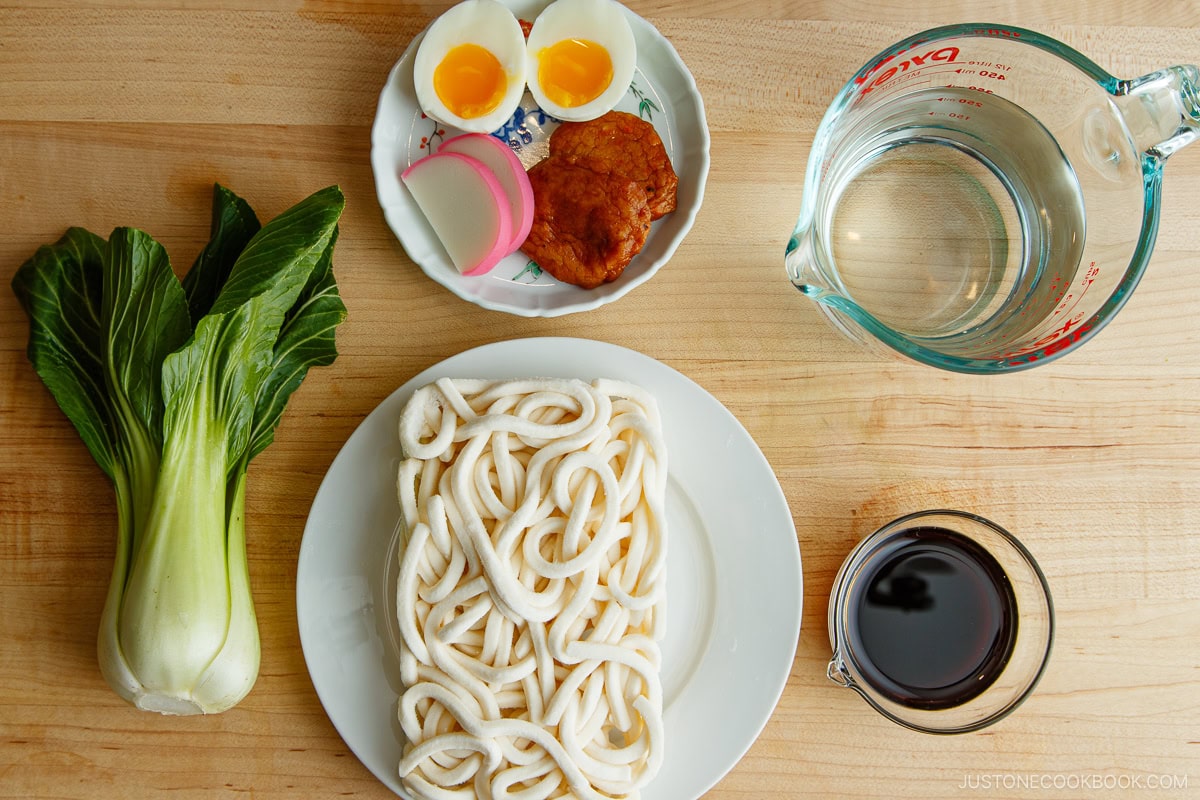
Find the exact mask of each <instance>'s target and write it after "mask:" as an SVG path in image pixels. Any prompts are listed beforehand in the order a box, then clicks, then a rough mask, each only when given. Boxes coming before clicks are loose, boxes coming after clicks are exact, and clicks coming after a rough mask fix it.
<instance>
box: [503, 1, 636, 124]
mask: <svg viewBox="0 0 1200 800" xmlns="http://www.w3.org/2000/svg"><path fill="white" fill-rule="evenodd" d="M572 38H574V39H586V40H589V41H592V42H595V43H596V44H598V45H600V46H602V47H604V48H605V49H606V50H608V55H609V58H611V59H612V67H613V77H612V83H610V84H609V85H608V88H607V89H605V90H604V91H603V92H601V93H600V95H599V96H598V97H596V98H595V99H594V100H591V101H589V102H587V103H583V104H582V105H578V106H575V107H566V106H561V105H559V104H558V103H555V102H554V101H552V100H551V99H550V98H548V97H546V93H545V92H544V91H543V90H542V87H541V86H540V85H539V83H538V67H539V66H540V62H539V53H540V52H541V51H542V50H543V49H545V48H547V47H550V46H551V45H553V44H554V43H556V42H560V41H562V40H563V39H572ZM525 50H526V52H527V54H528V66H527V67H526V79H527V80H528V82H529V93H530V94H531V95H533V99H534V100H535V101H536V102H537V104H538V106H540V107H541V109H542V110H543V111H545V112H546V113H547V114H549V115H550V116H552V117H556V118H558V119H561V120H569V121H572V122H581V121H584V120H589V119H595V118H596V117H599V116H600V115H601V114H604V113H606V112H608V111H611V110H612V109H613V107H614V106H615V105H616V104H617V103H618V102H620V100H621V98H622V97H624V96H625V92H627V91H628V90H629V84H630V82H631V81H632V80H633V72H634V68H635V67H636V66H637V43H636V42H635V41H634V38H633V29H632V28H631V27H630V26H629V20H628V19H627V18H626V16H625V11H624V9H623V8H622V6H621V5H620V4H619V3H616V2H614V1H613V0H555V2H553V3H551V4H550V5H548V6H546V9H545V10H544V11H542V13H541V14H539V15H538V17H537V19H535V20H534V22H533V28H532V29H531V30H530V31H529V41H528V42H527V43H526V47H525Z"/></svg>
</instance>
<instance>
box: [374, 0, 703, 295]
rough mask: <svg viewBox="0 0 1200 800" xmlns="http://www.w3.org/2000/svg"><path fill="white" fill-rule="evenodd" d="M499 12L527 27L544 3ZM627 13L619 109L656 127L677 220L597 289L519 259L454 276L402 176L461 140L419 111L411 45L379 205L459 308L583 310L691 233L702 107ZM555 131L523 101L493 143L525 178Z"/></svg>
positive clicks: (652, 37) (639, 276) (390, 117)
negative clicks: (628, 71) (625, 80)
mask: <svg viewBox="0 0 1200 800" xmlns="http://www.w3.org/2000/svg"><path fill="white" fill-rule="evenodd" d="M505 4H506V5H507V6H508V7H509V8H511V9H512V11H513V13H514V14H516V15H517V17H518V18H519V19H523V20H529V21H532V20H533V19H534V18H535V17H536V16H537V14H538V13H539V12H540V11H541V10H542V9H543V8H544V7H545V6H546V5H547V2H546V0H505ZM625 13H626V14H627V16H628V17H629V24H630V26H631V27H632V28H633V34H634V38H635V40H636V42H637V48H638V56H637V69H636V70H635V71H634V75H633V81H632V83H631V84H630V87H629V91H628V92H627V93H626V94H625V97H624V98H623V99H622V100H621V102H620V103H618V104H617V110H619V111H627V112H629V113H631V114H637V115H639V116H640V117H641V118H642V119H645V120H647V121H649V122H651V123H653V125H654V128H655V130H656V131H657V132H658V135H659V136H660V137H661V138H662V141H663V145H664V146H665V147H666V149H667V154H668V155H670V157H671V163H672V165H673V166H674V168H675V172H676V173H677V174H678V175H679V189H678V203H677V207H676V209H675V211H673V212H672V213H670V214H667V215H666V216H664V217H662V218H661V219H658V220H656V221H655V222H654V223H653V225H652V227H651V229H650V235H649V236H648V237H647V239H646V244H645V246H644V247H643V248H642V251H641V252H640V253H639V254H638V255H637V256H635V257H634V259H633V261H632V262H630V264H629V266H628V267H626V268H625V271H624V272H623V273H622V274H621V277H619V278H618V279H617V280H615V281H612V282H611V283H606V284H603V285H602V286H598V287H596V288H595V289H581V288H580V287H578V286H572V285H570V284H566V283H561V282H559V281H557V280H555V279H554V278H552V277H551V276H550V275H549V274H547V273H545V272H543V271H542V270H541V269H540V268H539V267H538V265H537V264H536V263H534V262H533V261H531V260H530V259H529V258H528V257H527V256H526V255H525V254H524V253H522V252H521V251H517V252H516V253H513V254H512V255H509V256H507V257H506V258H504V259H503V260H502V261H501V262H500V263H499V264H498V265H496V267H494V268H493V269H492V270H491V271H490V272H488V273H487V274H484V275H474V276H467V275H461V274H459V272H458V270H457V269H455V267H454V264H453V263H452V262H451V261H450V257H449V256H448V255H447V254H446V251H445V249H444V248H443V247H442V245H441V243H440V242H439V241H438V239H437V236H435V235H434V232H433V229H432V228H431V227H430V226H429V223H428V222H427V221H426V220H425V217H424V216H423V215H422V214H421V210H420V209H419V208H418V207H417V204H416V201H414V200H413V198H412V196H411V195H410V194H409V193H408V190H407V189H405V187H404V185H403V184H402V183H401V181H400V173H401V172H403V171H404V169H405V168H406V167H408V166H409V165H410V164H412V163H413V162H414V161H416V160H417V159H419V158H421V157H423V156H425V155H428V154H429V153H433V152H437V148H438V146H439V145H440V144H441V143H442V142H443V141H445V140H446V139H448V138H451V137H453V136H455V135H457V134H459V133H461V131H459V130H457V129H455V128H451V127H447V126H445V125H442V124H441V123H438V122H436V121H434V120H433V119H431V118H429V117H426V116H425V115H424V114H423V113H422V112H421V109H420V106H419V105H418V103H417V97H416V90H415V89H414V88H413V58H414V56H415V54H416V51H417V45H418V44H419V43H420V40H421V36H422V35H423V34H421V35H418V36H416V37H414V39H413V41H412V42H411V43H410V44H409V46H408V49H407V50H405V52H404V55H402V56H401V57H400V60H399V61H397V62H396V64H395V66H394V67H392V70H391V73H390V74H389V75H388V80H387V84H386V85H385V86H384V87H383V91H382V93H381V94H380V96H379V106H378V109H377V111H376V114H375V124H374V127H373V128H372V130H371V167H372V169H373V170H374V172H375V188H376V193H377V195H378V197H379V204H380V206H381V207H382V208H383V215H384V218H385V219H386V220H387V223H388V226H389V227H390V228H391V229H392V231H393V233H395V234H396V237H397V238H398V239H399V240H400V243H401V244H402V245H403V246H404V250H405V252H407V253H408V255H409V257H410V258H411V259H412V260H413V261H414V262H416V264H417V265H418V266H419V267H420V268H421V269H422V270H424V272H425V274H426V275H428V276H429V277H430V278H433V279H434V280H435V281H437V282H438V283H440V284H441V285H443V286H445V287H446V288H447V289H449V290H450V291H452V292H454V293H455V294H456V295H458V296H459V297H461V298H463V299H464V300H469V301H470V302H472V303H475V304H477V305H480V306H482V307H484V308H487V309H491V310H493V311H504V312H507V313H509V314H516V315H518V316H523V317H554V316H560V315H562V314H570V313H574V312H577V311H588V310H590V309H593V308H597V307H599V306H602V305H604V304H605V303H610V302H612V301H613V300H616V299H618V298H620V297H622V296H624V295H625V294H626V293H627V292H629V291H630V290H632V289H633V288H634V287H636V286H639V285H641V284H642V283H644V282H646V281H647V280H649V279H650V277H651V276H653V275H654V273H655V272H657V271H658V269H659V268H660V267H661V266H662V265H663V264H665V263H666V262H667V261H668V260H669V259H670V258H671V256H672V254H674V252H675V249H676V248H677V247H678V246H679V243H680V242H681V241H683V237H684V236H685V235H686V234H687V232H688V231H689V230H690V229H691V227H692V223H693V222H694V221H695V217H696V213H697V212H698V211H699V210H700V203H701V200H702V199H703V197H704V185H705V181H706V180H707V178H708V164H709V154H708V148H709V136H708V123H707V122H706V120H705V116H704V103H703V101H702V100H701V98H700V93H699V91H698V90H697V88H696V82H695V80H694V79H693V78H692V74H691V73H690V72H689V71H688V69H687V67H686V66H685V65H684V63H683V61H682V60H681V59H680V58H679V54H678V53H676V52H675V48H674V47H673V46H672V45H671V43H670V42H668V41H667V40H666V38H664V37H663V35H662V34H661V33H659V32H658V30H657V29H655V27H654V26H653V25H651V24H650V23H649V22H647V21H646V20H644V19H642V18H641V17H639V16H637V15H636V14H634V13H633V12H631V11H629V10H628V9H626V10H625ZM558 124H559V123H558V120H556V119H554V118H553V117H551V116H549V115H548V114H546V113H545V112H544V111H542V110H541V109H540V108H538V107H537V104H536V103H534V101H533V99H532V97H531V96H530V94H529V93H528V92H526V93H525V97H524V98H523V100H522V101H521V106H520V108H518V109H517V111H516V112H515V113H514V114H513V116H512V117H511V118H510V119H509V121H508V122H507V123H506V124H505V125H504V126H503V127H502V128H500V129H499V130H497V131H494V132H493V133H492V135H493V136H496V137H497V138H499V139H501V140H502V141H504V142H506V143H507V144H508V146H509V147H511V148H512V149H513V151H514V152H515V153H516V154H517V157H518V158H520V159H521V162H522V163H523V164H524V165H525V167H526V169H528V168H529V167H531V166H532V165H533V164H535V163H537V162H538V161H540V160H541V159H543V158H545V157H546V155H547V150H548V145H547V139H548V138H549V136H550V134H551V133H552V132H553V131H554V128H555V127H556V126H557V125H558Z"/></svg>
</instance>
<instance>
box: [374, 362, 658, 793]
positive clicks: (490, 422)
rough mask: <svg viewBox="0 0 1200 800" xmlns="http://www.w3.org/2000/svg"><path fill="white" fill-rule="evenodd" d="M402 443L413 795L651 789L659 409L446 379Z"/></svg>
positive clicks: (412, 405) (612, 393) (557, 388)
mask: <svg viewBox="0 0 1200 800" xmlns="http://www.w3.org/2000/svg"><path fill="white" fill-rule="evenodd" d="M399 436H400V441H401V446H402V449H403V454H404V458H403V460H402V462H401V464H400V466H399V469H398V495H399V501H400V510H401V523H402V524H401V547H400V556H399V558H400V568H399V573H398V579H397V587H396V606H397V621H396V624H397V625H398V627H399V634H400V637H399V638H400V642H401V647H400V649H401V663H400V676H401V680H402V682H403V690H402V692H401V695H400V698H399V704H398V714H399V721H400V726H401V728H402V730H403V733H404V737H405V740H406V741H405V742H404V748H403V753H402V758H401V761H400V764H399V773H400V777H401V780H402V783H403V785H404V786H405V788H406V789H407V790H408V791H410V792H412V793H413V794H414V795H415V796H416V797H418V798H422V799H423V800H447V799H449V798H455V800H468V798H471V799H474V798H480V800H485V799H486V798H500V797H505V798H514V799H515V798H520V800H539V799H541V798H546V799H550V798H560V797H576V798H585V799H587V800H607V799H609V798H637V797H639V795H640V790H641V788H642V787H643V786H645V785H646V783H647V782H649V781H650V779H651V778H653V777H654V775H655V774H656V773H657V772H658V770H659V767H660V765H661V763H662V758H663V751H664V742H663V724H662V712H663V708H662V701H663V698H662V683H661V679H660V662H661V657H660V649H659V647H660V642H661V640H662V636H663V633H664V630H663V629H664V619H665V614H664V594H665V585H666V584H665V581H666V568H665V567H666V547H667V531H666V514H665V502H666V481H667V453H666V447H665V444H664V440H663V435H662V422H661V419H660V416H659V411H658V407H657V403H656V402H655V400H654V398H653V397H652V396H651V395H650V394H649V393H647V392H646V391H645V390H643V389H641V388H639V387H637V386H634V385H631V384H629V383H625V382H620V381H614V380H595V381H591V382H585V381H582V380H576V379H548V378H536V379H513V380H467V379H448V378H447V379H441V380H438V381H436V382H434V383H431V384H428V385H426V386H423V387H421V388H420V389H418V390H417V391H416V392H414V394H413V396H412V398H411V399H410V400H409V401H408V403H407V404H406V405H405V407H404V409H403V411H402V414H401V418H400V424H399Z"/></svg>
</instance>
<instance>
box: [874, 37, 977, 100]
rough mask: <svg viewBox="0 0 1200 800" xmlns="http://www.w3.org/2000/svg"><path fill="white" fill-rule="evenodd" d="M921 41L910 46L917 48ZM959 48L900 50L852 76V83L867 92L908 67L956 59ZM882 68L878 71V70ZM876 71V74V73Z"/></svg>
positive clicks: (916, 67)
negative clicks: (895, 61) (899, 59)
mask: <svg viewBox="0 0 1200 800" xmlns="http://www.w3.org/2000/svg"><path fill="white" fill-rule="evenodd" d="M921 44H922V43H921V42H917V43H915V44H914V45H913V46H912V47H913V48H917V47H919V46H920V45H921ZM958 54H959V50H958V48H957V47H939V48H935V49H933V50H928V51H926V52H925V53H920V52H918V51H917V50H915V49H911V48H910V49H908V50H901V51H900V52H899V53H893V54H892V55H890V56H888V57H886V58H883V59H880V60H879V61H877V62H875V64H874V65H873V66H871V67H868V68H867V69H865V70H863V71H862V72H861V73H860V74H858V75H855V76H854V83H855V84H856V85H858V86H861V87H862V93H863V94H867V93H868V92H873V91H875V90H876V89H878V88H879V87H880V86H882V85H883V84H885V83H887V82H888V81H890V80H891V79H892V78H894V77H896V76H897V75H900V74H901V73H904V72H908V71H909V70H910V69H919V68H921V67H923V66H925V65H926V64H933V63H938V62H942V63H947V62H951V61H956V60H957V59H958ZM900 56H904V60H902V61H900V62H899V63H896V64H893V65H892V66H890V67H888V68H887V69H883V68H884V66H885V65H887V64H889V63H890V62H892V61H894V60H895V59H897V58H899V57H900ZM881 69H882V70H883V71H882V72H880V70H881ZM876 73H878V74H876Z"/></svg>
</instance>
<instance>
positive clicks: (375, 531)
mask: <svg viewBox="0 0 1200 800" xmlns="http://www.w3.org/2000/svg"><path fill="white" fill-rule="evenodd" d="M443 376H445V377H460V378H462V377H472V378H504V377H525V376H543V377H565V378H571V377H574V378H584V379H587V380H591V379H593V378H598V377H607V378H615V379H620V380H626V381H631V382H633V383H636V384H638V385H640V386H642V387H643V388H645V389H647V390H649V391H650V392H651V393H653V394H654V396H655V397H656V398H657V399H658V403H659V408H660V411H661V413H662V419H663V427H664V431H663V433H664V435H665V437H666V442H667V452H668V465H669V466H668V471H669V473H670V478H669V480H668V489H667V530H668V533H667V535H668V547H667V553H668V557H667V598H666V613H667V634H666V638H665V639H664V641H663V643H662V678H663V702H664V725H665V736H664V738H665V741H666V745H665V747H666V750H665V759H664V762H663V766H662V770H661V771H660V772H659V774H658V776H657V777H656V778H655V779H654V780H653V781H652V782H651V783H650V784H649V785H648V786H647V787H646V789H645V791H643V793H642V797H643V800H687V798H695V797H699V796H700V795H702V794H703V793H704V792H705V791H707V790H708V789H709V788H711V787H712V786H713V785H714V784H715V783H716V782H717V781H718V780H720V779H721V777H722V776H723V775H725V773H726V772H728V771H729V770H730V769H731V768H732V767H733V765H734V764H736V763H737V761H738V759H740V758H741V757H742V755H743V754H744V753H745V752H746V750H747V749H748V748H749V747H750V745H751V744H752V743H753V742H754V740H755V738H756V737H757V736H758V734H759V732H760V731H761V730H762V727H763V725H765V724H766V722H767V719H768V718H769V717H770V715H771V712H772V710H773V709H774V708H775V704H776V702H778V700H779V696H780V694H781V693H782V691H783V687H784V684H785V683H786V682H787V677H788V674H789V673H790V672H791V669H792V659H793V657H794V656H795V652H796V645H797V641H798V639H799V634H800V612H801V601H802V592H801V571H800V549H799V545H798V543H797V541H796V530H795V527H794V525H793V523H792V516H791V512H790V511H789V510H788V506H787V502H786V501H785V499H784V496H783V492H782V490H781V489H780V487H779V482H778V481H777V480H776V478H775V474H774V473H773V472H772V470H771V467H770V465H769V464H768V463H767V461H766V459H765V458H764V457H763V455H762V452H761V451H760V450H759V449H758V446H757V445H756V444H755V443H754V440H753V439H751V438H750V435H749V434H748V433H746V430H745V428H743V427H742V426H741V424H740V423H739V422H738V421H737V420H736V419H735V418H734V417H733V415H732V414H730V413H729V411H727V410H726V409H725V407H724V406H722V405H721V404H720V403H719V402H717V400H716V399H714V398H713V397H712V396H711V395H710V394H708V393H707V392H705V391H704V390H703V389H702V388H700V387H699V386H698V385H696V384H695V383H693V382H692V381H691V380H689V379H688V378H686V377H684V376H683V375H681V374H680V373H678V372H676V371H675V370H673V369H671V368H670V367H668V366H666V365H664V364H662V363H660V362H658V361H655V360H654V359H652V358H649V357H647V356H644V355H642V354H640V353H636V352H634V351H632V350H627V349H625V348H622V347H617V346H615V345H611V344H605V343H602V342H595V341H590V340H586V339H563V338H540V339H516V340H511V341H506V342H499V343H496V344H491V345H486V346H483V347H479V348H476V349H473V350H468V351H466V352H464V353H461V354H459V355H457V356H454V357H452V358H449V359H447V360H445V361H443V362H442V363H440V364H437V365H436V366H433V367H431V368H429V369H427V370H425V371H424V372H422V373H421V374H419V375H417V376H416V377H415V378H413V379H412V380H410V381H408V382H407V383H406V384H404V385H403V386H401V387H400V388H399V389H397V390H396V391H395V392H394V393H392V394H391V395H390V396H389V397H388V398H387V399H386V400H384V401H383V402H382V403H381V404H380V405H379V407H378V408H376V409H375V410H374V411H373V412H371V414H370V415H368V416H367V418H366V419H365V420H363V422H362V424H361V425H360V426H359V427H358V429H357V430H356V431H355V432H354V433H353V434H352V435H351V436H350V438H349V440H348V441H347V442H346V445H345V446H344V447H343V448H342V451H341V452H340V453H339V454H338V456H337V458H336V459H334V462H333V464H332V465H331V466H330V468H329V472H328V474H327V475H326V476H325V480H324V481H323V482H322V484H321V488H320V489H319V490H318V492H317V496H316V499H315V500H314V501H313V506H312V511H311V512H310V514H309V517H308V524H307V525H306V527H305V529H304V540H303V543H302V545H301V547H300V559H299V567H298V572H297V576H296V606H297V609H296V611H297V619H298V622H299V627H300V642H301V645H302V646H303V648H304V658H305V662H306V663H307V665H308V671H309V674H310V675H311V676H312V681H313V685H314V686H315V687H316V690H317V694H318V696H319V697H320V699H321V703H322V705H323V706H324V707H325V711H326V713H327V714H328V715H329V718H330V720H332V721H333V724H334V727H336V728H337V730H338V733H340V734H341V736H342V738H343V739H344V740H345V742H346V744H347V745H349V747H350V749H351V750H352V751H354V754H355V755H356V756H358V758H359V759H360V760H361V761H362V762H363V764H365V765H366V766H367V768H368V769H370V770H371V772H373V773H374V774H375V776H376V777H378V778H379V780H380V781H382V782H383V783H384V784H386V785H387V786H388V787H389V788H390V789H392V790H393V791H394V792H396V793H397V794H398V795H400V796H401V797H407V796H408V795H407V794H406V793H405V792H404V791H403V790H402V788H401V786H400V778H399V775H398V773H397V767H398V765H399V763H400V752H401V747H402V745H401V742H402V741H403V738H402V733H401V731H400V727H399V723H398V722H397V721H396V703H397V699H398V697H399V694H400V691H401V688H402V687H401V684H400V679H399V658H400V656H399V651H398V649H397V647H396V635H395V634H393V630H394V629H395V627H396V626H395V624H394V623H393V620H394V618H395V614H394V605H395V601H394V589H395V574H396V571H397V570H396V567H395V563H396V561H397V552H396V547H397V536H396V534H397V531H398V528H399V521H400V509H399V505H398V503H397V500H396V468H397V467H398V466H399V463H400V446H399V442H398V439H397V425H398V421H399V417H400V411H401V409H402V408H403V406H404V403H405V402H406V401H407V400H408V398H409V397H410V396H411V395H412V393H413V392H414V391H415V390H416V389H417V388H419V387H420V386H424V385H425V384H427V383H430V382H432V381H434V380H435V379H437V378H440V377H443Z"/></svg>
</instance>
